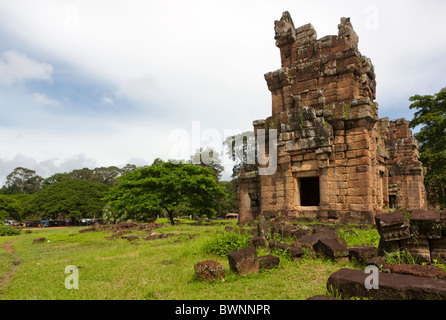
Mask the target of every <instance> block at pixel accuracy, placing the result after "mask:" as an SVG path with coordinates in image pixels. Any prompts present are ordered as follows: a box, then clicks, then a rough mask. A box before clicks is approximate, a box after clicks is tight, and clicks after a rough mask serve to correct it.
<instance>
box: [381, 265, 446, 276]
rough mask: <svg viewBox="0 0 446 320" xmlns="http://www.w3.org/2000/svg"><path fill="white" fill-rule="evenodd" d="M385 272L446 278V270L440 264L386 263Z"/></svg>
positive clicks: (383, 268)
mask: <svg viewBox="0 0 446 320" xmlns="http://www.w3.org/2000/svg"><path fill="white" fill-rule="evenodd" d="M382 271H383V272H388V273H398V274H405V275H409V276H417V277H425V278H431V279H442V280H446V272H444V271H443V269H441V268H440V267H438V266H433V265H420V264H408V263H399V264H395V263H385V264H384V265H383V267H382Z"/></svg>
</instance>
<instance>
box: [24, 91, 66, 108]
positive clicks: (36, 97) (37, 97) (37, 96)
mask: <svg viewBox="0 0 446 320" xmlns="http://www.w3.org/2000/svg"><path fill="white" fill-rule="evenodd" d="M31 100H32V101H33V102H34V103H37V104H42V105H48V106H60V103H59V101H57V100H54V99H50V98H48V97H47V96H46V94H44V93H39V92H36V93H33V94H32V95H31Z"/></svg>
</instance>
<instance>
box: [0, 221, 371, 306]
mask: <svg viewBox="0 0 446 320" xmlns="http://www.w3.org/2000/svg"><path fill="white" fill-rule="evenodd" d="M158 222H159V221H158ZM163 222H165V227H163V228H160V229H156V230H155V231H156V232H158V233H161V234H162V233H169V234H171V236H169V237H167V238H164V239H155V240H143V239H141V237H140V239H138V240H135V241H132V242H130V241H128V240H125V239H120V238H116V239H113V240H108V239H106V237H108V236H110V234H109V233H107V232H104V231H100V232H86V233H79V230H81V229H84V228H85V227H70V228H65V229H56V228H53V229H51V228H49V229H39V230H33V231H32V233H25V232H23V231H22V233H21V234H20V235H15V236H3V237H0V289H1V288H2V287H3V289H2V290H1V291H0V299H3V300H9V299H19V300H28V299H33V300H35V299H37V300H40V299H44V300H53V299H57V300H64V299H84V300H85V299H87V300H95V299H106V300H109V299H120V300H130V299H150V300H154V299H168V300H177V299H184V300H211V299H212V300H214V299H231V300H232V299H242V300H244V299H254V300H255V299H266V300H277V299H278V300H283V299H291V300H294V299H296V300H301V299H306V298H308V297H310V296H314V295H318V294H325V293H326V289H325V286H326V282H327V279H328V277H329V276H330V274H331V273H333V272H335V271H337V270H338V269H340V268H342V267H349V268H358V266H357V265H354V264H352V263H350V262H343V263H335V262H332V261H328V260H325V259H320V258H315V257H313V256H306V257H305V258H304V259H302V261H299V262H297V261H291V260H289V259H287V258H286V257H284V256H281V262H280V265H279V267H278V268H276V269H274V270H269V271H262V272H260V273H259V274H254V275H247V276H239V275H236V274H234V273H232V272H231V271H230V269H229V264H228V260H227V258H226V257H220V256H217V255H214V254H208V253H205V252H204V250H203V247H204V245H205V244H206V243H207V242H208V241H210V239H212V237H215V236H216V234H217V232H218V231H222V230H223V229H224V228H225V226H226V225H232V226H233V225H235V222H229V224H223V223H222V224H219V225H212V226H192V225H188V224H186V223H184V224H180V225H177V226H170V225H169V224H168V223H167V221H166V220H164V221H163ZM131 234H139V235H141V236H146V235H147V234H146V233H144V231H135V232H133V233H131ZM345 236H346V237H345V238H346V240H347V242H348V244H349V245H358V244H362V243H364V242H369V244H371V243H370V242H374V241H376V239H377V233H376V230H374V229H372V230H366V231H358V232H357V233H356V236H352V235H351V234H350V233H346V234H345ZM40 237H44V238H46V239H47V241H45V242H43V243H33V239H36V238H40ZM348 237H350V238H348ZM6 245H8V246H9V247H10V248H12V250H13V252H12V253H11V252H7V251H5V246H6ZM259 254H260V255H262V254H266V252H259ZM209 259H213V260H216V261H218V262H220V263H221V264H222V265H223V266H224V268H225V270H226V277H225V281H217V282H212V283H203V282H200V281H199V280H198V279H196V277H195V273H194V265H195V264H196V263H197V262H200V261H204V260H209ZM69 265H74V266H78V267H79V269H78V274H79V288H78V289H71V290H68V289H67V288H66V287H65V279H66V277H67V276H69V274H67V273H65V268H66V267H67V266H69ZM11 270H12V271H13V272H11Z"/></svg>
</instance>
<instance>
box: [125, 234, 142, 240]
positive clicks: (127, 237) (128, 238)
mask: <svg viewBox="0 0 446 320" xmlns="http://www.w3.org/2000/svg"><path fill="white" fill-rule="evenodd" d="M121 239H125V240H128V241H133V240H136V239H139V237H138V236H137V235H131V236H122V237H121Z"/></svg>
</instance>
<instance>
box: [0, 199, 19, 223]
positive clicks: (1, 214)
mask: <svg viewBox="0 0 446 320" xmlns="http://www.w3.org/2000/svg"><path fill="white" fill-rule="evenodd" d="M20 212H21V207H20V203H19V201H18V200H16V199H14V198H12V197H11V196H8V195H0V224H2V223H3V221H4V220H6V218H9V217H11V218H13V219H17V220H18V216H19V215H20Z"/></svg>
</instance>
